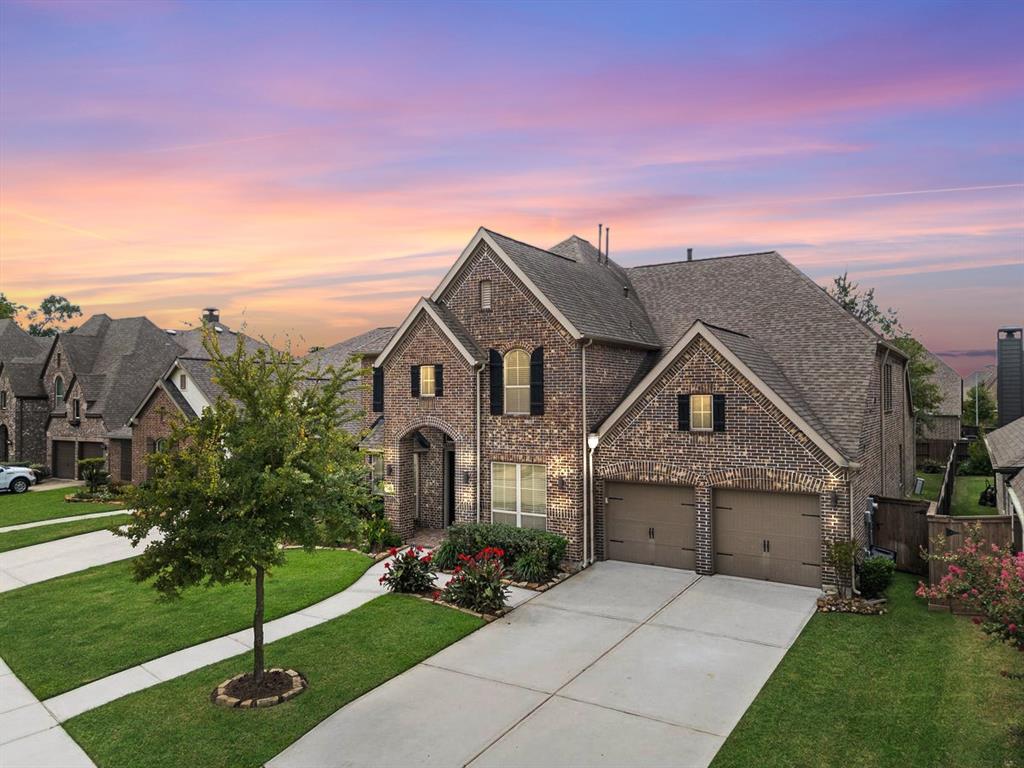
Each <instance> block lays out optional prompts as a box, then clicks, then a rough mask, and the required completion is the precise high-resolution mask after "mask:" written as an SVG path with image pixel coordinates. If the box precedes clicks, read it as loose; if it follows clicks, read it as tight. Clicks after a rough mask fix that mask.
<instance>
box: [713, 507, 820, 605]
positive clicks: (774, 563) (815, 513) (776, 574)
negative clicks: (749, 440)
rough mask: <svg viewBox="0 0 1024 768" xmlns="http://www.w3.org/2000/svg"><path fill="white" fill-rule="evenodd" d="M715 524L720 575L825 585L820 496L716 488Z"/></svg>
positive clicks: (715, 546)
mask: <svg viewBox="0 0 1024 768" xmlns="http://www.w3.org/2000/svg"><path fill="white" fill-rule="evenodd" d="M711 526H712V529H713V532H714V542H715V543H714V550H715V571H716V572H717V573H722V574H725V575H728V576H743V577H745V578H749V579H763V580H765V581H779V582H784V583H787V584H801V585H803V586H807V587H820V586H821V509H820V505H819V501H818V497H817V496H811V495H808V494H800V493H761V492H757V491H735V490H729V489H722V490H717V491H715V492H714V512H713V515H712V519H711Z"/></svg>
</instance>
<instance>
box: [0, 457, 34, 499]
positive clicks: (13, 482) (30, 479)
mask: <svg viewBox="0 0 1024 768" xmlns="http://www.w3.org/2000/svg"><path fill="white" fill-rule="evenodd" d="M35 482H36V475H35V473H34V472H33V471H32V470H31V469H29V468H28V467H8V466H6V465H4V464H0V491H10V492H11V493H24V492H25V491H27V490H28V487H29V486H30V485H33V484H35Z"/></svg>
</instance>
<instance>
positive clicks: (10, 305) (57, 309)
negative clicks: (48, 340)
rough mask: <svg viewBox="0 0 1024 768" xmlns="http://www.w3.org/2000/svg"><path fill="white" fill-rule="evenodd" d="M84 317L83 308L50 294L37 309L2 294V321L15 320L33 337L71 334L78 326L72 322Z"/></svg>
mask: <svg viewBox="0 0 1024 768" xmlns="http://www.w3.org/2000/svg"><path fill="white" fill-rule="evenodd" d="M81 316H82V308H81V307H80V306H78V305H77V304H72V303H71V302H70V301H68V300H67V299H66V298H64V297H63V296H57V295H56V294H50V295H49V296H47V297H46V298H45V299H43V300H42V301H41V302H39V306H38V307H37V308H35V309H29V308H28V307H27V306H25V305H24V304H18V303H16V302H15V301H13V300H12V299H8V298H7V295H6V294H4V293H0V320H7V319H10V320H14V322H16V323H17V324H18V325H20V326H21V327H23V328H24V329H25V330H26V331H28V332H29V333H30V334H32V335H33V336H56V335H57V334H58V333H71V332H73V331H74V330H75V329H76V328H77V327H78V326H77V325H71V321H72V320H73V319H74V318H76V317H81Z"/></svg>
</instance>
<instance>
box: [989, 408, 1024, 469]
mask: <svg viewBox="0 0 1024 768" xmlns="http://www.w3.org/2000/svg"><path fill="white" fill-rule="evenodd" d="M985 445H986V446H988V452H989V455H990V456H991V457H992V466H993V467H996V468H998V469H1014V468H1017V467H1024V416H1022V417H1021V418H1019V419H1014V420H1013V421H1011V422H1010V423H1009V424H1004V425H1003V426H1001V427H1000V428H999V429H994V430H992V431H991V432H989V433H988V434H987V435H985Z"/></svg>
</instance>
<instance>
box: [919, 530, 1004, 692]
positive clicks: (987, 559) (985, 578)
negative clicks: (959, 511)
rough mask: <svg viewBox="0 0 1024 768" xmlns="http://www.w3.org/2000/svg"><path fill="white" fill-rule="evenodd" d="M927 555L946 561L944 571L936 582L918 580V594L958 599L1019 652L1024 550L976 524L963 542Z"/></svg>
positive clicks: (989, 630)
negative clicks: (996, 540) (989, 537)
mask: <svg viewBox="0 0 1024 768" xmlns="http://www.w3.org/2000/svg"><path fill="white" fill-rule="evenodd" d="M929 559H930V560H935V561H939V562H942V563H945V564H946V566H947V567H946V574H945V575H944V576H943V577H942V578H941V579H940V580H939V583H938V584H935V585H932V586H928V585H927V584H924V583H923V582H922V583H921V584H919V585H918V588H917V595H918V597H927V598H931V599H933V600H934V599H951V600H959V601H961V602H962V603H963V605H964V606H965V607H966V608H968V609H969V610H971V611H974V612H976V613H978V614H979V615H978V616H976V617H975V618H974V623H975V624H978V625H979V626H981V628H982V630H984V631H985V632H986V633H987V634H988V635H991V636H992V637H994V638H996V639H998V640H1001V641H1003V642H1005V643H1009V644H1010V645H1011V646H1013V647H1015V648H1016V649H1017V650H1019V651H1022V652H1024V552H1019V553H1017V554H1016V555H1013V554H1011V553H1010V550H1009V549H1008V548H1003V547H999V546H996V545H995V544H990V543H986V542H985V540H984V539H983V538H982V537H981V527H980V526H977V525H975V526H970V527H969V528H968V529H967V532H966V533H965V535H964V543H963V545H962V546H960V547H958V548H957V549H955V550H952V551H950V552H940V553H937V554H933V555H931V556H930V557H929ZM1018 676H1019V675H1014V677H1018Z"/></svg>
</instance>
